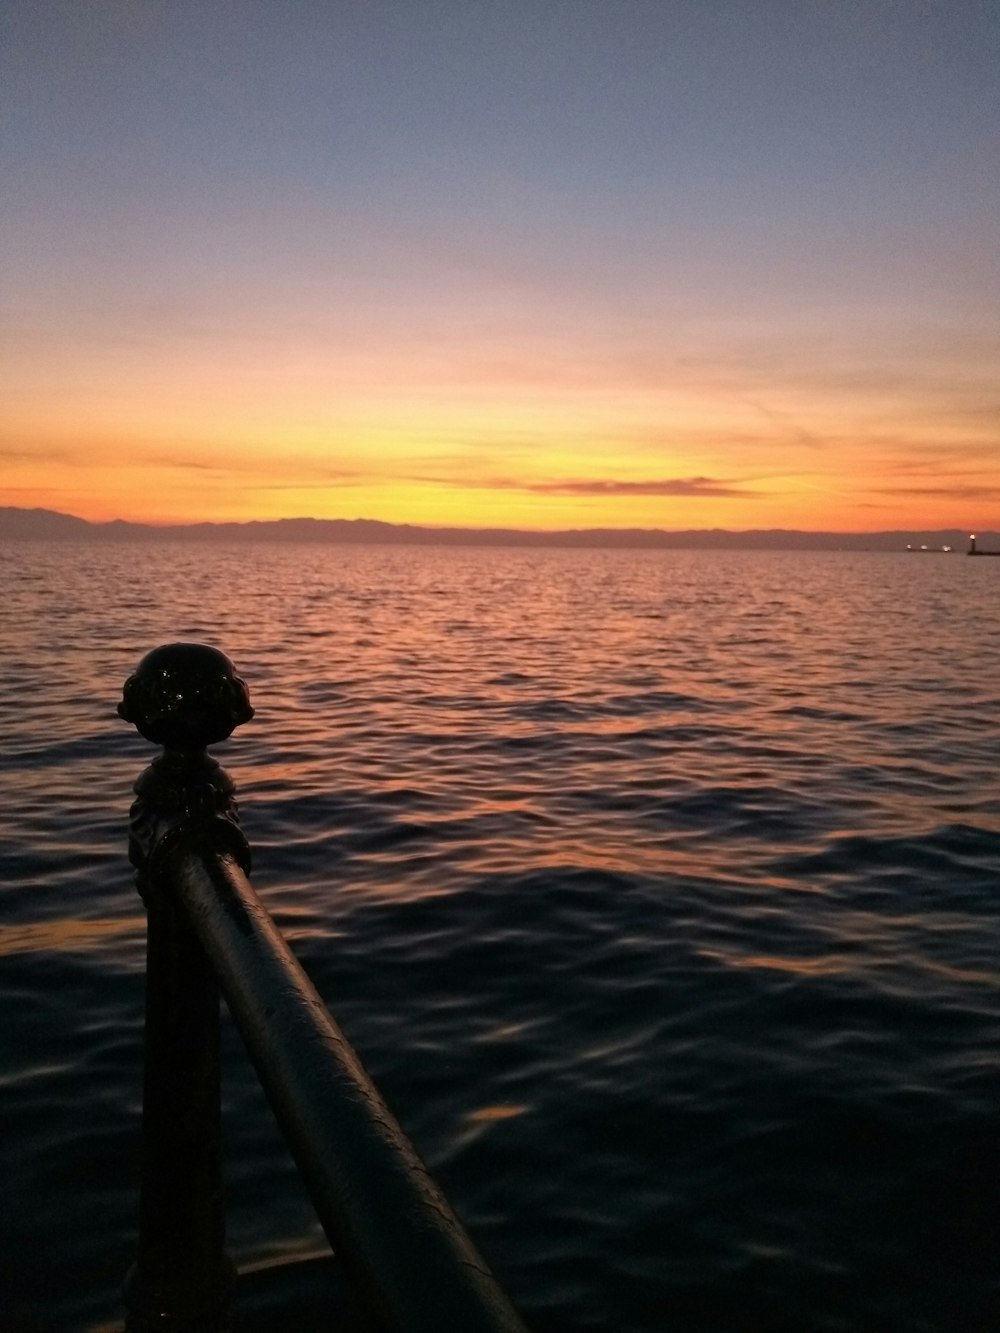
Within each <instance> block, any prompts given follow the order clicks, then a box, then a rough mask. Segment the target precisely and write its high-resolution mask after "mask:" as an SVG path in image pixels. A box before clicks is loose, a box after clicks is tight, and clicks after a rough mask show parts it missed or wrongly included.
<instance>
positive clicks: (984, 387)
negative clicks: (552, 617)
mask: <svg viewBox="0 0 1000 1333" xmlns="http://www.w3.org/2000/svg"><path fill="white" fill-rule="evenodd" d="M2 13H3V31H2V34H0V37H2V45H3V50H4V56H3V71H2V74H3V89H4V91H3V103H4V123H5V132H4V135H3V146H2V162H0V166H2V169H3V177H4V181H5V187H4V191H3V195H4V203H3V214H4V235H5V242H6V244H5V249H6V254H7V263H6V265H5V277H4V280H3V282H4V289H5V290H4V307H5V312H6V313H5V318H4V353H3V358H4V369H3V381H4V390H3V394H2V398H3V403H2V404H0V466H2V470H3V477H4V480H3V483H2V494H3V497H4V499H5V502H6V503H12V504H44V505H48V506H49V507H53V508H60V509H65V510H69V511H71V512H75V513H79V514H83V515H84V516H88V517H95V518H104V517H127V518H145V519H152V520H173V519H183V518H188V517H197V518H202V517H209V518H211V517H215V518H241V517H244V518H250V517H266V516H277V515H291V514H315V515H323V516H344V517H355V516H361V515H364V516H367V517H373V518H385V519H390V520H406V521H414V522H423V523H435V522H442V523H454V522H460V523H467V524H470V525H481V524H494V523H507V524H511V525H518V526H529V527H540V528H552V527H567V526H579V525H588V526H589V525H613V526H662V527H710V526H727V527H735V528H750V527H770V526H787V527H803V528H843V529H868V528H885V527H908V526H915V527H920V526H930V527H937V526H950V525H952V524H956V525H962V526H964V525H968V526H970V527H975V526H980V527H990V526H992V527H997V526H1000V433H998V424H1000V389H998V369H1000V246H998V236H1000V186H998V181H1000V73H998V71H1000V8H998V7H996V6H994V5H993V4H990V3H985V2H979V0H975V2H973V0H953V3H931V2H930V0H926V2H921V0H908V2H906V3H903V2H900V3H894V2H891V0H886V2H884V3H876V2H875V0H858V2H856V3H855V2H852V0H838V2H836V3H835V2H834V0H828V2H827V3H818V2H817V0H800V2H799V3H796V2H795V0H786V2H785V3H767V2H766V0H755V3H749V2H748V3H740V4H736V3H726V2H716V3H713V2H712V0H688V2H687V3H671V2H670V0H663V2H662V3H653V2H652V0H613V2H607V3H605V2H602V0H572V2H571V0H552V2H549V3H545V2H543V0H535V3H530V4H529V3H520V0H511V2H508V3H503V4H499V3H497V4H492V3H479V2H477V0H465V2H464V3H460V2H458V0H455V2H449V3H418V2H416V0H414V2H413V3H409V4H407V3H403V2H402V0H399V3H392V4H389V3H379V2H378V0H376V2H375V3H366V4H353V3H326V4H319V3H311V2H310V0H303V2H302V3H297V2H295V0H285V2H284V3H277V2H270V3H254V2H253V0H250V2H248V3H239V4H237V3H230V2H227V0H220V2H219V3H211V4H209V3H197V4H195V3H191V2H190V0H174V2H173V3H170V4H167V3H158V2H150V3H141V2H140V3H125V0H113V2H112V0H93V2H92V3H79V2H74V3H58V2H54V3H44V4H39V5H37V6H29V5H26V4H11V3H7V4H5V5H4V6H3V9H2Z"/></svg>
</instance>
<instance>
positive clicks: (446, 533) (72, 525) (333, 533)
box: [0, 506, 1000, 553]
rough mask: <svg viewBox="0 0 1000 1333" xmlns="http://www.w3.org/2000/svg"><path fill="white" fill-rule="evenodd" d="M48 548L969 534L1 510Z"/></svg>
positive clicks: (847, 547)
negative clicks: (152, 520) (159, 522)
mask: <svg viewBox="0 0 1000 1333" xmlns="http://www.w3.org/2000/svg"><path fill="white" fill-rule="evenodd" d="M979 537H980V540H981V542H982V543H983V545H984V546H986V547H1000V533H997V532H989V531H985V532H984V531H982V530H981V529H980V531H979ZM7 538H14V539H29V540H31V539H33V540H43V541H73V540H76V541H96V542H100V541H108V540H123V541H142V542H148V541H203V542H258V543H259V542H314V543H329V544H331V545H379V546H389V545H393V546H498V547H535V548H539V547H541V548H548V549H566V548H610V549H622V550H785V551H896V552H902V553H905V552H906V549H907V546H918V545H927V546H936V547H941V546H951V547H953V548H954V549H955V552H956V553H958V552H960V551H964V550H965V547H966V544H967V542H968V533H967V532H966V531H965V530H963V529H958V528H947V529H941V530H938V531H912V530H902V529H901V530H892V531H881V532H806V531H800V530H797V529H786V528H771V529H751V530H747V531H730V530H728V529H723V528H692V529H685V530H673V531H671V530H668V529H660V528H575V529H564V530H560V531H554V532H535V531H531V530H525V529H517V528H449V527H440V528H439V527H423V526H419V525H414V524H407V523H383V522H381V521H380V520H378V519H364V518H359V519H342V518H332V519H319V518H283V519H273V520H251V521H247V522H242V523H176V524H166V525H164V526H162V527H160V526H154V525H153V524H148V523H126V522H123V521H122V520H120V519H116V520H114V521H112V522H107V523H92V522H90V521H88V520H87V519H82V518H77V517H75V516H74V515H72V514H63V513H59V512H57V511H56V510H52V509H21V508H18V507H14V506H8V507H0V539H7Z"/></svg>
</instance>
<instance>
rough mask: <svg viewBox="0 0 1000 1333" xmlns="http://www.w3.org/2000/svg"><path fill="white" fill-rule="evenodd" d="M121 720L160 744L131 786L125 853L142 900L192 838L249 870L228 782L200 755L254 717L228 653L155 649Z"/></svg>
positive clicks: (132, 683)
mask: <svg viewBox="0 0 1000 1333" xmlns="http://www.w3.org/2000/svg"><path fill="white" fill-rule="evenodd" d="M118 715H119V717H121V718H123V719H124V720H125V721H126V722H131V723H132V724H133V725H134V726H135V728H136V730H137V731H138V732H140V734H141V735H143V736H145V737H146V739H147V740H150V741H152V742H153V743H154V744H155V745H162V746H163V747H164V752H163V754H162V755H161V756H160V757H159V758H158V759H155V760H154V761H153V763H152V764H151V765H150V766H149V768H147V769H146V771H145V773H143V774H142V775H141V776H140V778H139V780H138V781H137V782H136V784H135V791H136V797H137V799H136V801H135V803H134V804H133V806H132V818H131V827H130V838H129V856H130V859H131V861H132V864H133V865H134V866H135V867H136V870H137V871H138V872H139V876H138V878H139V887H140V892H141V893H143V896H144V897H147V895H148V890H149V887H150V884H151V882H152V879H153V878H154V877H155V876H154V871H155V869H156V866H157V865H158V864H159V863H160V861H161V859H162V857H163V856H164V855H165V854H166V852H167V851H168V850H170V849H171V848H172V847H175V846H177V845H178V843H179V842H181V841H182V840H183V841H188V840H190V839H191V838H192V837H194V838H197V839H198V840H200V841H201V842H204V843H208V842H211V843H214V844H215V845H219V846H221V847H223V848H225V849H226V850H228V851H230V852H232V853H233V855H235V856H236V858H237V860H238V861H239V862H240V863H241V865H243V868H244V869H245V870H247V871H248V872H249V869H250V849H249V847H248V846H247V843H246V839H245V838H244V837H243V835H242V833H241V832H240V831H239V819H238V814H237V807H236V801H235V799H234V798H233V791H234V788H233V784H232V782H231V781H230V780H229V777H228V776H227V774H226V773H225V772H224V771H223V770H222V769H221V768H220V767H219V765H218V763H217V762H216V761H215V760H214V759H213V758H212V757H211V756H210V755H208V754H206V752H205V751H206V747H207V746H209V745H215V744H217V743H218V742H219V741H224V740H225V739H226V738H227V737H228V736H230V735H231V734H232V732H233V729H234V728H235V727H238V726H239V725H240V724H241V723H242V722H248V721H249V720H250V718H252V717H253V709H252V708H251V706H250V695H249V692H248V690H247V687H246V684H245V682H244V681H243V680H241V679H240V677H239V676H238V675H237V674H236V668H235V667H234V666H233V664H232V662H231V661H230V660H229V658H228V657H227V656H226V654H225V653H222V652H220V651H219V650H218V648H211V647H209V646H208V644H204V643H168V644H165V645H164V646H163V647H161V648H154V649H153V651H152V652H150V653H147V654H146V656H145V657H144V658H143V659H142V661H141V662H140V663H139V665H138V667H136V670H135V672H134V674H133V675H131V676H129V678H128V680H127V681H126V682H125V688H124V690H123V693H122V701H121V703H120V704H119V705H118Z"/></svg>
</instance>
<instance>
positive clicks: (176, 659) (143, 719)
mask: <svg viewBox="0 0 1000 1333" xmlns="http://www.w3.org/2000/svg"><path fill="white" fill-rule="evenodd" d="M118 716H119V717H121V718H123V719H124V720H125V721H126V722H131V723H133V724H134V726H135V729H136V730H137V731H138V732H140V734H141V735H143V736H145V737H146V739H147V740H149V741H153V742H154V744H156V745H162V746H164V747H165V748H166V749H167V750H179V751H186V752H190V751H193V750H194V751H197V750H204V749H205V747H206V746H208V745H215V744H217V743H218V742H219V741H224V740H225V739H226V738H227V736H230V735H231V734H232V732H233V729H234V728H235V727H238V726H239V725H240V724H241V723H242V722H249V720H250V718H252V717H253V709H252V708H251V706H250V694H249V691H248V690H247V687H246V683H245V682H244V681H243V680H241V679H240V677H239V676H238V675H237V674H236V668H235V667H234V666H233V664H232V662H231V661H230V660H229V658H228V657H227V656H226V654H225V653H222V652H220V651H219V650H218V648H211V647H209V646H208V644H204V643H168V644H165V645H164V646H163V647H161V648H154V649H153V651H152V652H150V653H147V654H146V656H145V657H144V658H143V659H142V661H141V662H140V663H139V665H138V667H136V669H135V672H134V674H133V675H131V676H129V678H128V680H127V681H126V682H125V688H124V690H123V693H122V701H121V703H120V704H119V705H118Z"/></svg>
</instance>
